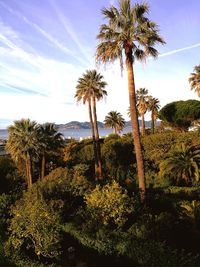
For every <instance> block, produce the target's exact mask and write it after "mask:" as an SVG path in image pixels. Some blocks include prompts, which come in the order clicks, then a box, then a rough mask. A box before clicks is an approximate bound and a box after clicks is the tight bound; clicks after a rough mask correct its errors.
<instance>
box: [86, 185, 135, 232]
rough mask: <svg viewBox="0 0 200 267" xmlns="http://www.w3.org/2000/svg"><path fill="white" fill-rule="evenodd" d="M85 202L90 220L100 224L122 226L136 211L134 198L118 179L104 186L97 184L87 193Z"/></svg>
mask: <svg viewBox="0 0 200 267" xmlns="http://www.w3.org/2000/svg"><path fill="white" fill-rule="evenodd" d="M85 202H86V209H87V212H88V214H90V218H89V220H94V221H96V222H98V224H99V225H109V224H111V225H115V226H117V227H121V226H122V225H123V224H124V223H125V222H126V221H127V216H128V215H129V214H130V213H132V212H133V211H134V204H133V200H132V199H131V198H129V196H128V194H127V191H126V190H124V189H123V188H122V187H121V186H120V185H119V184H118V183H117V182H116V181H113V182H112V183H111V184H107V185H105V186H102V187H101V186H100V185H97V186H96V188H95V189H94V190H93V191H92V192H91V193H88V194H86V195H85Z"/></svg>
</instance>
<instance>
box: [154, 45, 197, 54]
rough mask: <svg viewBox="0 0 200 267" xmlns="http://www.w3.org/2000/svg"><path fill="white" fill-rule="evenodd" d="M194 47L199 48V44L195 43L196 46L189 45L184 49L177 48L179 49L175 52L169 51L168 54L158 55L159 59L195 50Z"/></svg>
mask: <svg viewBox="0 0 200 267" xmlns="http://www.w3.org/2000/svg"><path fill="white" fill-rule="evenodd" d="M196 47H200V43H197V44H194V45H190V46H186V47H183V48H179V49H175V50H171V51H169V52H166V53H163V54H160V55H159V57H166V56H170V55H173V54H177V53H180V52H183V51H186V50H190V49H193V48H196Z"/></svg>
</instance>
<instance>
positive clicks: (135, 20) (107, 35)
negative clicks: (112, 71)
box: [96, 0, 164, 66]
mask: <svg viewBox="0 0 200 267" xmlns="http://www.w3.org/2000/svg"><path fill="white" fill-rule="evenodd" d="M148 11H149V6H148V5H147V4H146V3H143V4H135V5H133V6H131V4H130V0H122V1H120V2H119V10H118V9H117V8H115V7H114V6H111V7H110V8H104V9H102V13H103V15H104V16H105V18H106V19H108V20H109V23H108V24H103V25H101V28H100V33H99V34H98V35H97V38H98V39H99V40H100V41H101V43H100V44H99V45H98V46H97V53H96V59H97V61H101V62H104V63H106V62H112V61H114V60H116V59H118V58H119V59H120V61H121V66H122V51H123V50H124V51H125V52H131V53H132V60H133V61H134V59H138V60H143V59H145V58H146V56H149V55H150V56H153V57H156V56H157V55H158V52H157V50H156V49H155V48H154V45H155V44H156V43H162V44H163V43H164V40H163V39H162V38H161V37H160V36H159V35H158V26H157V25H156V23H154V22H152V21H150V20H149V19H148V18H147V17H146V16H145V14H147V13H148Z"/></svg>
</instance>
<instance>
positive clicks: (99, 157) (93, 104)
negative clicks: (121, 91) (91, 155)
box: [92, 96, 103, 180]
mask: <svg viewBox="0 0 200 267" xmlns="http://www.w3.org/2000/svg"><path fill="white" fill-rule="evenodd" d="M92 110H93V117H94V133H95V140H96V146H97V164H98V170H97V179H99V180H102V179H103V172H102V164H101V147H100V143H99V130H98V125H97V112H96V99H95V96H93V97H92Z"/></svg>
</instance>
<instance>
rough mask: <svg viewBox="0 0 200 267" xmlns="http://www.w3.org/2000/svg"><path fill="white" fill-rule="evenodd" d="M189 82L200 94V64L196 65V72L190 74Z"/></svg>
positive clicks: (199, 94)
mask: <svg viewBox="0 0 200 267" xmlns="http://www.w3.org/2000/svg"><path fill="white" fill-rule="evenodd" d="M189 83H190V85H191V89H192V90H194V91H195V92H196V93H197V94H198V96H200V65H197V66H195V67H194V72H192V73H191V74H190V78H189Z"/></svg>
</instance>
